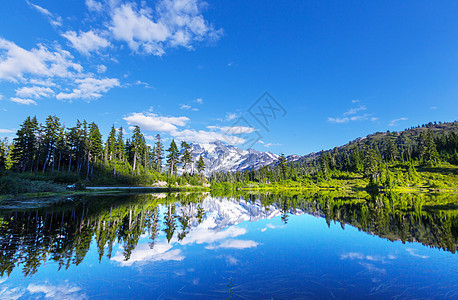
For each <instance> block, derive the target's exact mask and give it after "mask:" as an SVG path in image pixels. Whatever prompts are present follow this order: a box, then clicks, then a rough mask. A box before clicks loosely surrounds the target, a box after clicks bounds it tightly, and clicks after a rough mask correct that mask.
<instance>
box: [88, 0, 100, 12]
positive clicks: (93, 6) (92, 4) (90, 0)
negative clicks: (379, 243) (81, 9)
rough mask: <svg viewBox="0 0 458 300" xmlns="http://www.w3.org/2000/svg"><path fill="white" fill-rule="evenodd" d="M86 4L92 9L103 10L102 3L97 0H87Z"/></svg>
mask: <svg viewBox="0 0 458 300" xmlns="http://www.w3.org/2000/svg"><path fill="white" fill-rule="evenodd" d="M86 6H87V8H88V9H89V10H90V11H96V12H100V11H102V10H103V5H102V3H100V2H98V1H96V0H86Z"/></svg>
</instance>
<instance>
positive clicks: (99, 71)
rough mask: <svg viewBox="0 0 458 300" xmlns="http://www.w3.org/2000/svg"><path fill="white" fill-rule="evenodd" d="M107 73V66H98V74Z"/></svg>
mask: <svg viewBox="0 0 458 300" xmlns="http://www.w3.org/2000/svg"><path fill="white" fill-rule="evenodd" d="M106 71H107V66H105V65H98V66H97V73H99V74H102V73H105V72H106Z"/></svg>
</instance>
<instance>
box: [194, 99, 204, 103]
mask: <svg viewBox="0 0 458 300" xmlns="http://www.w3.org/2000/svg"><path fill="white" fill-rule="evenodd" d="M194 102H195V103H197V104H204V100H203V99H202V98H197V99H196V100H194Z"/></svg>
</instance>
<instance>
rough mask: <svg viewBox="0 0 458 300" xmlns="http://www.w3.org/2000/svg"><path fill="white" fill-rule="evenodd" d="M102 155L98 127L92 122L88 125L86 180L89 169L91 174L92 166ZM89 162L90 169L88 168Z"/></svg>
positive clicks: (100, 136)
mask: <svg viewBox="0 0 458 300" xmlns="http://www.w3.org/2000/svg"><path fill="white" fill-rule="evenodd" d="M102 153H103V143H102V135H101V134H100V131H99V127H98V126H97V124H95V123H94V122H92V123H91V124H89V134H88V157H87V170H86V178H88V177H89V169H90V172H91V174H92V171H93V170H94V164H97V163H98V161H100V160H102ZM91 162H92V168H91V166H90V164H91Z"/></svg>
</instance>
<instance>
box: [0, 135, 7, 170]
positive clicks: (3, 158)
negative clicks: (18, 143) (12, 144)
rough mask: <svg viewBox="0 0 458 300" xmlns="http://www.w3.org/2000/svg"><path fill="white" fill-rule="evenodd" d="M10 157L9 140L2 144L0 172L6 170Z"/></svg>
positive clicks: (3, 141) (0, 147)
mask: <svg viewBox="0 0 458 300" xmlns="http://www.w3.org/2000/svg"><path fill="white" fill-rule="evenodd" d="M7 155H8V139H7V138H5V139H3V140H2V141H1V142H0V171H1V170H4V169H5V168H6V156H7Z"/></svg>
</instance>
